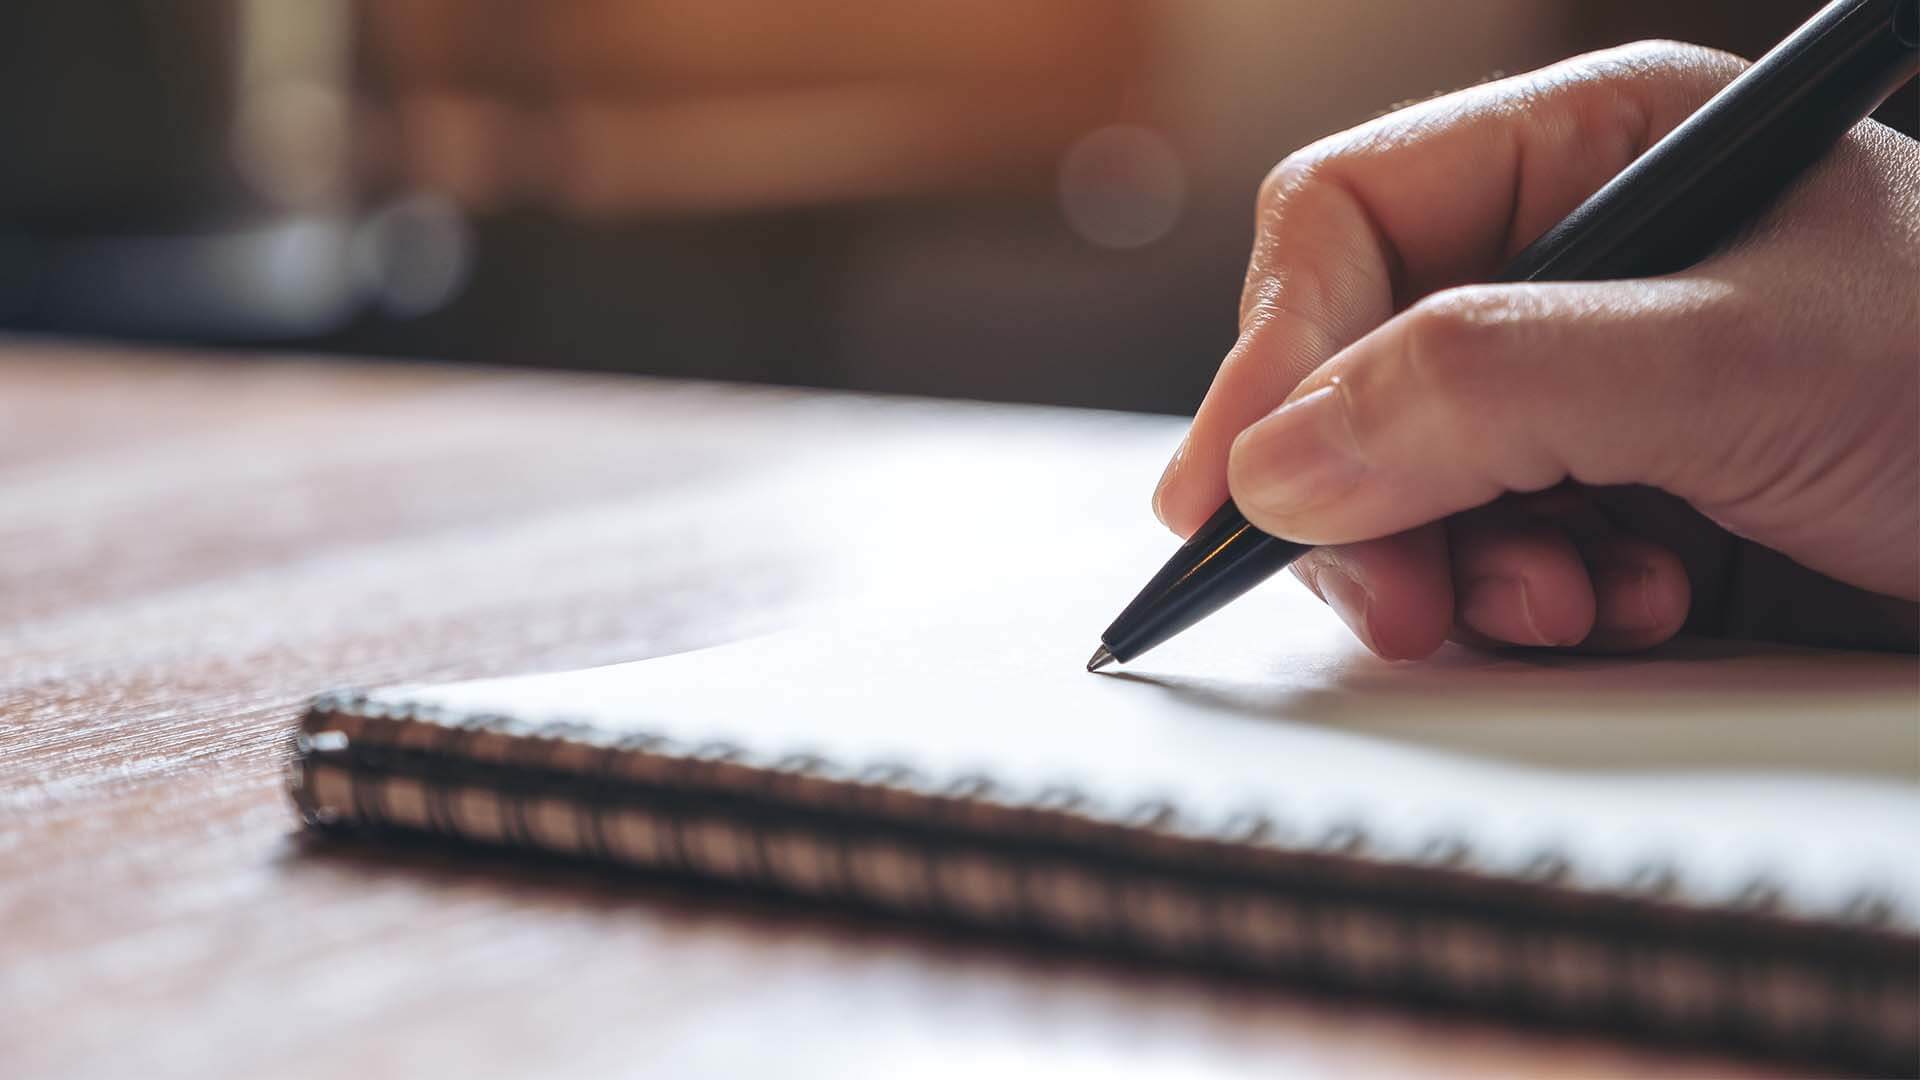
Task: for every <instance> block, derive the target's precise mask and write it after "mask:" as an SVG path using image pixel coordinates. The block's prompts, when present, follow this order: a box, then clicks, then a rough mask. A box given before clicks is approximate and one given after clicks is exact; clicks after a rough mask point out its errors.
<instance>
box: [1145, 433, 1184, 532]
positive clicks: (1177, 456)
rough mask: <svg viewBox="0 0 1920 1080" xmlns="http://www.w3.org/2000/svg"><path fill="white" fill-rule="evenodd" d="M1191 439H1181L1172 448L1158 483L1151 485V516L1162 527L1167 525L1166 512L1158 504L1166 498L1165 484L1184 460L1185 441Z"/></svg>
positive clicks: (1178, 469) (1177, 470) (1171, 478)
mask: <svg viewBox="0 0 1920 1080" xmlns="http://www.w3.org/2000/svg"><path fill="white" fill-rule="evenodd" d="M1191 438H1193V436H1192V435H1187V436H1185V437H1183V438H1182V439H1181V440H1180V445H1179V446H1176V447H1174V448H1173V456H1172V457H1170V458H1168V459H1167V467H1166V468H1165V469H1162V470H1161V471H1160V482H1159V483H1157V484H1155V485H1153V516H1154V517H1157V518H1159V519H1160V524H1162V525H1166V524H1167V512H1166V510H1165V509H1163V508H1162V507H1161V505H1160V504H1161V502H1162V501H1163V500H1165V499H1166V497H1167V484H1168V483H1169V482H1171V481H1172V480H1173V474H1174V473H1176V472H1179V471H1180V463H1181V462H1182V461H1184V460H1186V457H1187V440H1188V439H1191ZM1168 527H1169V528H1171V527H1172V526H1168Z"/></svg>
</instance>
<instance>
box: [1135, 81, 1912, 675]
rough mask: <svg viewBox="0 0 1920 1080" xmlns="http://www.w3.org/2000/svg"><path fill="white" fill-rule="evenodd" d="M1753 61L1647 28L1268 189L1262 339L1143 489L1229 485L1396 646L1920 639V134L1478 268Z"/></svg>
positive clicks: (1336, 596) (1333, 144) (1373, 128)
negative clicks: (1665, 248) (1628, 263)
mask: <svg viewBox="0 0 1920 1080" xmlns="http://www.w3.org/2000/svg"><path fill="white" fill-rule="evenodd" d="M1741 67H1742V63H1741V62H1740V61H1738V60H1736V59H1735V58H1733V57H1730V56H1726V55H1723V54H1719V53H1715V52H1711V51H1708V50H1704V49H1697V48H1692V47H1688V46H1680V45H1673V44H1667V43H1652V44H1642V45H1634V46H1628V47H1626V48H1622V49H1618V50H1613V51H1609V52H1603V53H1598V54H1594V55H1591V56H1585V57H1580V58H1577V59H1575V60H1572V61H1569V62H1567V63H1564V64H1560V65H1557V66H1555V67H1551V68H1547V69H1545V70H1542V71H1538V72H1534V73H1532V74H1529V75H1524V76H1520V77H1518V78H1513V79H1507V80H1504V81H1502V82H1497V83H1492V84H1489V85H1486V86H1481V87H1478V88H1475V89H1473V90H1468V91H1464V92H1462V93H1458V94H1453V95H1450V96H1448V97H1444V98H1438V99H1435V100H1433V101H1430V102H1427V103H1425V104H1423V105H1419V106H1416V107H1414V108H1411V109H1407V110H1404V111H1401V112H1397V113H1393V114H1391V115H1388V116H1385V117H1382V118H1381V119H1379V120H1377V121H1375V122H1373V123H1371V124H1367V125H1365V126H1362V127H1359V128H1355V129H1353V130H1351V131H1348V132H1344V133H1342V134H1339V135H1335V136H1333V137H1331V138H1328V139H1326V140H1323V141H1321V142H1319V143H1316V144H1314V145H1312V146H1309V147H1307V148H1306V149H1304V150H1301V151H1300V152H1298V153H1296V154H1294V155H1292V156H1290V157H1288V158H1287V159H1286V160H1285V161H1283V162H1281V163H1280V165H1279V166H1278V167H1277V168H1275V169H1274V171H1273V173H1272V174H1271V175H1270V176H1269V177H1268V179H1267V182H1266V184H1265V185H1264V187H1263V189H1262V191H1261V195H1260V204H1259V223H1258V231H1257V235H1256V238H1255V241H1254V249H1253V258H1252V264H1251V266H1250V268H1249V270H1248V272H1247V283H1246V288H1245V291H1244V293H1243V295H1242V298H1241V305H1240V329H1241V332H1240V338H1239V340H1238V342H1237V343H1236V344H1235V345H1234V347H1233V349H1232V350H1231V351H1230V352H1229V353H1228V354H1227V358H1226V360H1225V362H1224V363H1223V364H1222V365H1221V368H1220V372H1219V374H1218V375H1217V376H1216V377H1215V379H1214V383H1213V387H1212V389H1211V390H1210V391H1209V392H1208V394H1207V397H1206V400H1205V402H1204V403H1203V404H1202V405H1201V407H1200V411H1199V413H1198V415H1197V416H1195V418H1194V422H1193V428H1192V430H1191V431H1190V432H1189V434H1188V436H1187V440H1186V442H1185V443H1184V444H1183V445H1182V447H1181V449H1180V450H1179V451H1178V452H1177V453H1176V454H1175V455H1174V459H1173V461H1172V463H1171V464H1169V465H1168V467H1167V473H1166V476H1165V477H1164V478H1163V479H1162V480H1161V482H1160V487H1159V490H1158V491H1157V492H1156V493H1155V496H1154V506H1155V510H1156V512H1157V513H1159V515H1160V517H1161V520H1163V521H1165V522H1166V523H1167V525H1168V526H1169V527H1171V528H1172V529H1173V530H1174V531H1175V532H1178V533H1180V534H1181V535H1183V536H1184V535H1187V534H1189V533H1191V532H1192V531H1193V530H1194V529H1195V528H1197V527H1198V526H1199V524H1200V523H1201V522H1202V521H1204V520H1205V518H1206V517H1207V515H1208V514H1210V513H1211V512H1212V511H1213V510H1214V509H1215V508H1216V507H1217V506H1218V505H1219V504H1220V502H1221V501H1222V500H1224V499H1225V498H1227V497H1228V495H1229V493H1231V495H1232V497H1233V499H1234V501H1235V503H1237V504H1238V505H1239V507H1240V509H1241V511H1242V512H1243V513H1245V514H1246V516H1247V517H1248V519H1249V520H1251V521H1252V522H1253V523H1254V524H1255V525H1257V526H1259V527H1260V528H1262V529H1264V530H1266V531H1268V532H1271V533H1274V534H1276V535H1279V536H1283V537H1287V538H1289V539H1293V540H1300V541H1305V542H1309V543H1314V544H1324V545H1331V546H1328V547H1323V548H1320V549H1317V550H1316V551H1315V552H1313V553H1312V554H1310V555H1308V556H1307V557H1305V558H1303V559H1302V560H1300V562H1299V563H1298V564H1296V566H1295V573H1296V574H1298V575H1299V576H1300V578H1301V580H1303V581H1304V582H1306V584H1307V585H1308V586H1309V587H1310V588H1312V589H1313V591H1314V592H1315V593H1317V594H1318V595H1319V596H1320V597H1321V598H1322V599H1324V600H1325V601H1327V603H1329V604H1330V605H1331V606H1332V607H1333V608H1334V610H1335V611H1337V612H1338V613H1339V614H1340V616H1341V617H1342V618H1343V619H1344V620H1345V621H1346V622H1347V624H1348V625H1349V626H1350V627H1352V629H1353V631H1354V632H1355V633H1356V634H1358V635H1359V636H1360V638H1361V639H1362V640H1363V641H1364V642H1365V643H1366V644H1367V646H1368V647H1369V648H1371V649H1372V650H1373V651H1374V652H1376V653H1378V654H1379V655H1381V656H1383V657H1388V658H1413V657H1420V656H1425V655H1427V654H1428V653H1431V652H1432V651H1433V650H1435V649H1436V648H1438V647H1439V646H1440V645H1441V643H1442V642H1443V641H1445V640H1447V639H1448V638H1449V637H1451V638H1454V639H1456V640H1461V641H1466V642H1469V643H1476V644H1511V645H1526V646H1563V647H1578V648H1584V649H1589V650H1614V651H1617V650H1634V649H1642V648H1646V647H1649V646H1652V645H1655V644H1658V643H1659V642H1661V641H1664V640H1666V639H1667V638H1669V637H1671V636H1672V635H1674V634H1675V633H1676V632H1679V631H1680V630H1681V629H1683V628H1687V629H1690V630H1693V631H1696V632H1705V633H1718V634H1728V635H1734V636H1755V637H1768V638H1775V639H1782V640H1797V641H1811V642H1818V643H1826V644H1843V645H1856V646H1867V647H1879V648H1903V649H1913V648H1915V646H1916V638H1917V635H1920V630H1917V629H1916V627H1920V621H1917V620H1916V611H1917V610H1920V608H1916V605H1915V604H1914V603H1913V601H1915V600H1916V599H1920V149H1916V145H1915V143H1913V142H1912V141H1910V140H1908V139H1906V138H1905V137H1903V136H1901V135H1899V134H1897V133H1894V132H1892V131H1889V130H1888V129H1886V128H1884V127H1882V126H1880V125H1878V124H1874V123H1871V122H1868V123H1865V124H1862V125H1860V126H1858V127H1856V128H1855V129H1854V130H1853V131H1852V132H1851V133H1850V134H1849V135H1848V136H1847V137H1846V138H1845V139H1844V140H1842V142H1841V144H1840V145H1839V146H1838V147H1837V148H1836V149H1835V150H1834V151H1833V152H1832V153H1831V154H1830V155H1829V157H1828V158H1827V159H1826V160H1825V161H1824V162H1822V163H1821V164H1820V165H1819V166H1817V167H1816V168H1815V169H1814V170H1813V172H1812V173H1811V174H1809V175H1808V176H1807V177H1805V178H1803V180H1802V181H1801V183H1800V184H1799V185H1797V186H1796V187H1795V188H1794V189H1792V190H1791V191H1790V192H1789V193H1788V194H1787V196H1786V197H1785V198H1784V199H1782V200H1781V202H1780V203H1779V204H1778V205H1777V206H1776V207H1775V208H1774V209H1773V210H1772V211H1771V212H1770V213H1769V214H1768V215H1767V216H1766V217H1765V218H1764V219H1763V220H1762V221H1761V222H1760V223H1758V224H1757V226H1756V227H1754V228H1753V229H1751V230H1749V232H1748V233H1747V234H1746V235H1745V236H1744V237H1743V238H1742V239H1741V240H1739V241H1738V242H1737V243H1735V244H1734V245H1732V246H1731V247H1729V248H1728V249H1726V250H1725V251H1723V252H1721V253H1719V254H1716V255H1715V256H1713V257H1711V258H1709V259H1707V260H1706V261H1704V262H1702V263H1700V264H1699V265H1697V266H1695V267H1693V268H1692V269H1689V270H1687V271H1685V272H1683V273H1679V274H1674V275H1672V276H1668V277H1661V278H1650V279H1645V280H1637V281H1608V282H1586V283H1551V284H1549V283H1533V284H1524V285H1468V284H1464V283H1466V282H1473V281H1484V280H1485V279H1486V278H1488V277H1490V276H1492V275H1493V274H1494V273H1496V272H1497V271H1498V269H1499V268H1500V266H1501V265H1503V264H1504V263H1505V262H1506V261H1507V260H1508V259H1509V258H1510V257H1511V256H1512V255H1513V254H1514V253H1516V252H1517V251H1518V250H1519V249H1520V248H1522V247H1524V246H1525V245H1526V244H1527V243H1528V242H1529V241H1531V240H1532V239H1533V238H1534V237H1535V236H1537V235H1539V234H1540V233H1541V232H1543V231H1544V230H1545V229H1546V228H1547V227H1548V226H1550V225H1552V224H1553V223H1554V222H1556V221H1557V220H1559V218H1561V217H1562V216H1563V215H1565V214H1566V213H1567V211H1569V210H1571V209H1572V208H1573V207H1574V206H1575V205H1577V204H1578V203H1579V202H1580V200H1582V199H1583V198H1585V197H1586V196H1587V195H1588V194H1590V193H1591V192H1593V191H1594V190H1595V189H1597V188H1598V187H1599V186H1600V185H1601V184H1602V183H1603V182H1605V181H1606V180H1607V179H1609V178H1611V177H1612V176H1613V175H1614V174H1615V173H1616V172H1618V171H1619V170H1620V169H1622V168H1623V167H1625V166H1626V165H1627V163H1628V162H1630V161H1631V160H1632V159H1633V158H1634V157H1635V156H1637V155H1638V154H1639V153H1640V152H1641V151H1643V150H1644V149H1646V148H1647V147H1648V146H1649V145H1651V144H1652V143H1653V142H1654V141H1655V140H1656V139H1658V138H1659V137H1660V136H1661V135H1662V134H1664V133H1665V132H1666V131H1668V130H1669V129H1671V128H1672V127H1673V126H1674V125H1676V124H1677V123H1679V122H1680V121H1681V120H1682V119H1684V118H1685V117H1686V116H1687V115H1688V114H1689V113H1690V112H1692V111H1693V110H1694V109H1696V108H1697V107H1698V106H1699V105H1700V104H1701V103H1702V102H1704V101H1705V100H1706V99H1707V98H1708V97H1710V96H1711V95H1712V94H1713V93H1714V91H1716V90H1718V89H1719V88H1720V87H1721V86H1723V85H1724V84H1725V83H1726V82H1728V81H1729V80H1731V79H1732V78H1733V77H1734V76H1735V75H1736V74H1738V72H1739V71H1740V69H1741Z"/></svg>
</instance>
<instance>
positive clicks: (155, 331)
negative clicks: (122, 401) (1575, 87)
mask: <svg viewBox="0 0 1920 1080" xmlns="http://www.w3.org/2000/svg"><path fill="white" fill-rule="evenodd" d="M1816 6H1817V5H1816V4H1814V3H1812V2H1798V3H1796V2H1783V0H1609V2H1606V3H1597V2H1592V0H1585V2H1582V0H1453V2H1449V3H1433V2H1431V0H1354V2H1351V3H1339V4H1324V3H1306V2H1302V0H1044V2H1039V3H1036V2H1033V0H837V2H836V0H543V2H539V3H532V2H527V0H362V2H357V3H356V2H352V0H6V2H5V4H4V5H0V91H3V92H0V153H3V154H4V164H0V330H12V331H27V332H41V333H55V334H63V335H74V336H87V337H117V338H133V339H140V340H149V341H152V340H162V341H178V342H191V343H197V344H231V345H235V346H243V347H246V348H249V349H254V348H259V347H261V346H274V347H288V348H296V349H299V350H302V351H339V352H351V353H356V354H377V355H385V356H399V357H428V358H434V359H440V360H447V361H454V362H461V363H484V364H510V365H532V366H550V367H567V368H591V369H607V370H622V371H634V372H648V373H658V374H670V375H692V376H702V377H713V378H723V379H748V380H769V381H777V382H783V383H798V384H807V385H818V386H832V387H851V388H862V389H874V390H885V391H908V392H918V393H931V394H941V395H957V396H967V397H979V398H991V399H1002V400H1029V401H1046V402H1062V403H1073V404H1087V405H1101V406H1113V407H1123V408H1135V409H1147V410H1157V411H1187V410H1190V409H1192V407H1193V406H1194V405H1195V404H1196V403H1197V402H1198V400H1199V398H1200V395H1201V393H1202V392H1203V391H1204V390H1205V388H1206V385H1207V382H1208V380H1209V378H1210V377H1211V375H1212V372H1213V368H1214V366H1215V364H1216V363H1217V362H1218V360H1219V357H1220V355H1221V353H1222V352H1223V351H1224V350H1225V348H1226V346H1227V345H1228V344H1229V343H1230V342H1231V339H1232V336H1233V321H1234V311H1235V306H1236V304H1237V300H1238V295H1239V284H1240V276H1241V272H1242V270H1243V269H1244V263H1245V258H1246V253H1247V248H1248V242H1249V238H1250V227H1251V221H1252V207H1253V198H1254V191H1255V188H1256V186H1257V185H1258V183H1259V181H1260V178H1261V177H1262V176H1263V175H1264V174H1265V172H1266V171H1267V169H1268V168H1269V167H1270V166H1271V165H1272V164H1273V163H1274V162H1275V161H1277V160H1278V159H1279V158H1281V157H1282V156H1284V155H1285V154H1286V153H1287V152H1288V151H1289V150H1291V149H1293V148H1295V147H1297V146H1299V145H1301V144H1303V143H1305V142H1308V141H1310V140H1312V139H1314V138H1316V137H1318V136H1320V135H1322V134H1325V133H1328V132H1331V131H1335V130H1338V129H1340V128H1342V127H1346V126H1348V125H1351V124H1353V123H1355V122H1358V121H1361V120H1364V119H1366V118H1368V117H1370V116H1372V115H1375V114H1377V113H1379V112H1381V111H1384V110H1386V109H1388V108H1390V107H1391V106H1393V105H1394V104H1396V103H1400V102H1405V101H1407V100H1410V99H1417V98H1421V97H1426V96H1428V95H1430V94H1433V93H1436V92H1439V91H1444V90H1449V89H1456V88H1459V87H1462V86H1466V85H1469V84H1472V83H1474V82H1478V81H1480V80H1483V79H1485V78H1488V77H1490V76H1493V75H1496V74H1500V73H1508V72H1514V71H1520V70H1524V69H1527V68H1531V67H1535V66H1538V65H1540V64H1543V63H1547V62H1549V61H1552V60H1554V59H1557V58H1560V57H1563V56H1567V55H1570V54H1573V53H1577V52H1581V51H1584V50H1588V49H1592V48H1597V47H1601V46H1605V45H1609V44H1615V43H1619V42H1623V41H1629V40H1633V39H1636V38H1643V37H1654V36H1660V37H1674V38H1681V39H1685V40H1690V41H1697V42H1702V43H1706V44H1712V45H1717V46H1720V47H1722V48H1727V49H1731V50H1733V51H1735V52H1739V53H1742V54H1744V55H1747V56H1754V55H1757V54H1758V53H1759V52H1761V51H1764V49H1765V48H1766V47H1767V46H1768V45H1769V44H1770V43H1771V42H1772V41H1774V40H1776V39H1777V38H1778V37H1780V36H1781V35H1782V34H1784V33H1785V32H1786V31H1787V30H1789V29H1790V28H1791V27H1792V26H1793V25H1795V24H1796V23H1798V22H1799V21H1800V20H1802V19H1803V18H1805V17H1806V15H1807V14H1808V13H1810V12H1811V11H1812V10H1813V9H1814V8H1815V7H1816ZM1916 97H1917V96H1916V95H1915V94H1914V93H1913V91H1912V90H1911V88H1909V89H1908V90H1907V91H1905V92H1903V93H1902V94H1901V95H1898V96H1897V97H1896V100H1895V102H1894V103H1892V110H1893V111H1892V114H1891V119H1892V120H1893V122H1895V123H1896V124H1898V125H1900V126H1903V127H1904V128H1905V129H1906V130H1907V131H1908V132H1909V133H1911V132H1912V131H1913V115H1912V113H1913V109H1914V106H1915V103H1916Z"/></svg>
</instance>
